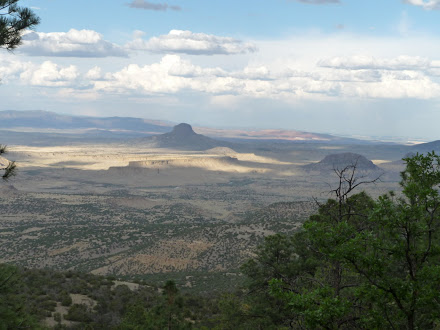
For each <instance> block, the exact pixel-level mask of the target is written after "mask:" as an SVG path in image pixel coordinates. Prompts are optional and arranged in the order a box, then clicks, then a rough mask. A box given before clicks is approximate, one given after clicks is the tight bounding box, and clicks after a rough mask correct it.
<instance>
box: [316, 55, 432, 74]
mask: <svg viewBox="0 0 440 330" xmlns="http://www.w3.org/2000/svg"><path fill="white" fill-rule="evenodd" d="M318 65H319V66H321V67H325V68H333V69H347V70H378V69H379V70H426V69H428V68H430V67H432V66H433V63H432V62H431V61H429V60H428V59H426V58H422V57H419V56H398V57H395V58H391V59H386V58H375V57H373V56H365V55H355V56H345V57H333V58H330V59H324V60H321V61H319V62H318Z"/></svg>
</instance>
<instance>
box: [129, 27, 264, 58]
mask: <svg viewBox="0 0 440 330" xmlns="http://www.w3.org/2000/svg"><path fill="white" fill-rule="evenodd" d="M126 47H128V48H130V49H135V50H147V51H150V52H155V53H176V54H177V53H182V54H191V55H215V54H224V55H230V54H244V53H251V52H255V51H256V50H257V48H256V46H255V45H254V44H252V43H245V42H243V41H241V40H237V39H234V38H230V37H220V36H215V35H211V34H205V33H193V32H191V31H182V30H171V31H170V32H169V33H168V34H166V35H161V36H159V37H153V38H150V39H149V40H144V39H142V36H141V33H139V31H136V34H135V39H134V40H133V41H131V42H129V43H128V44H127V45H126Z"/></svg>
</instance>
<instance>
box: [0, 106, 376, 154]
mask: <svg viewBox="0 0 440 330" xmlns="http://www.w3.org/2000/svg"><path fill="white" fill-rule="evenodd" d="M173 126H174V123H171V122H165V121H155V120H149V119H142V118H132V117H86V116H73V115H63V114H58V113H54V112H48V111H39V110H35V111H12V110H8V111H0V138H1V139H4V137H6V138H7V140H8V143H25V142H26V141H29V142H30V143H34V141H35V139H37V140H38V141H40V142H39V143H40V144H50V143H55V142H56V141H57V139H60V138H63V139H64V140H66V141H67V140H68V141H71V142H73V143H75V142H80V141H97V142H103V141H110V140H112V141H116V140H119V141H120V140H121V139H129V138H141V137H148V136H152V135H158V134H164V133H170V132H171V131H172V129H173ZM5 130H8V131H11V130H13V131H14V132H11V133H8V134H9V136H7V135H6V133H5ZM194 130H195V132H194V131H193V134H191V135H192V136H193V138H194V137H195V136H196V135H195V134H197V133H198V134H199V135H200V134H203V135H204V136H205V138H207V137H210V138H214V139H216V140H222V141H228V142H232V143H245V142H248V143H258V144H260V143H269V144H272V143H324V144H325V143H330V144H374V143H377V141H376V142H372V141H365V140H357V139H352V138H344V137H338V136H333V135H329V134H319V133H310V132H302V131H296V130H281V129H265V130H247V129H216V128H208V127H195V129H194ZM37 133H38V135H36V134H37ZM41 133H44V134H45V135H44V134H41ZM170 138H171V139H173V135H171V137H170V136H164V137H161V138H158V140H157V141H155V143H156V144H157V145H161V144H162V143H165V142H164V141H165V140H166V139H170ZM11 139H12V140H11ZM14 141H16V142H14ZM150 142H154V141H153V140H152V141H150ZM167 143H171V144H173V145H175V146H176V147H179V143H180V142H179V140H178V139H177V140H175V141H174V142H172V141H171V140H170V141H169V142H167ZM197 143H199V144H200V145H203V147H205V146H208V147H209V146H211V147H217V146H229V145H228V144H227V143H221V144H219V143H218V142H215V143H214V142H212V141H208V140H206V139H205V141H204V142H201V139H199V141H198V142H197Z"/></svg>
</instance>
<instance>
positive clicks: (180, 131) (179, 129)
mask: <svg viewBox="0 0 440 330" xmlns="http://www.w3.org/2000/svg"><path fill="white" fill-rule="evenodd" d="M171 133H172V134H173V135H176V136H180V137H186V136H191V135H196V133H195V132H194V131H193V129H192V127H191V125H189V124H185V123H182V124H179V125H176V126H174V128H173V131H172V132H171Z"/></svg>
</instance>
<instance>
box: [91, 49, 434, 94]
mask: <svg viewBox="0 0 440 330" xmlns="http://www.w3.org/2000/svg"><path fill="white" fill-rule="evenodd" d="M436 68H438V66H436V62H434V61H429V60H427V59H422V58H413V57H406V56H400V57H397V58H394V59H382V58H378V59H376V58H371V57H366V56H358V57H351V58H332V59H328V60H322V61H320V62H319V64H318V66H316V67H315V69H314V70H313V71H310V72H301V71H297V70H295V68H294V67H293V68H292V67H290V66H289V65H286V66H285V69H284V70H283V71H274V72H272V71H271V70H270V68H269V67H268V66H248V67H245V68H244V69H242V70H240V71H226V70H223V69H221V68H218V67H200V66H197V65H194V64H192V63H191V62H190V61H187V60H183V59H182V58H180V56H178V55H166V56H164V57H163V58H162V59H161V61H160V62H159V63H154V64H151V65H145V66H139V65H136V64H131V65H128V66H126V67H125V68H123V69H122V70H120V71H117V72H115V73H108V74H106V75H105V76H104V78H103V79H100V80H96V81H94V82H93V83H94V88H95V90H97V91H100V92H103V93H115V92H116V93H125V94H130V93H138V94H139V93H140V94H146V95H154V94H178V93H182V92H185V91H193V92H200V93H206V94H209V95H240V96H243V97H250V98H269V99H295V98H307V99H321V98H322V97H330V98H385V99H396V98H420V99H429V98H437V97H440V86H439V85H438V84H437V83H436V82H434V81H433V80H432V79H431V78H430V73H429V70H435V69H436Z"/></svg>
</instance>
